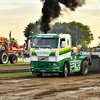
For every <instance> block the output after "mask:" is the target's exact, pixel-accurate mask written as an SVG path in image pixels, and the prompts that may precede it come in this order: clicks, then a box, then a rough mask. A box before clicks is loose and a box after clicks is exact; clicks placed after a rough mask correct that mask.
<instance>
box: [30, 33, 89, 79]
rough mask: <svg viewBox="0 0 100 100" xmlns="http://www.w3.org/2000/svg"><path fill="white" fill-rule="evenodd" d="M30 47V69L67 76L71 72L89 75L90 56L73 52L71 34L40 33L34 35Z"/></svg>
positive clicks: (38, 73) (34, 71)
mask: <svg viewBox="0 0 100 100" xmlns="http://www.w3.org/2000/svg"><path fill="white" fill-rule="evenodd" d="M29 45H30V46H29V47H30V71H31V72H32V74H36V75H37V76H39V77H40V76H42V74H43V73H50V74H52V75H59V76H61V77H67V75H68V74H69V73H75V74H81V75H87V74H88V72H89V65H90V64H91V61H90V58H89V57H88V56H87V55H76V54H71V36H70V35H69V34H62V33H61V34H38V35H34V36H33V37H32V41H31V44H30V43H29Z"/></svg>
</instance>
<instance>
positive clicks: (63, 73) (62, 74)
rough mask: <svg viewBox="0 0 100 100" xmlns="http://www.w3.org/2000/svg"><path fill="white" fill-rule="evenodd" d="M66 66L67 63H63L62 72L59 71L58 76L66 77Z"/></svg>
mask: <svg viewBox="0 0 100 100" xmlns="http://www.w3.org/2000/svg"><path fill="white" fill-rule="evenodd" d="M67 66H68V63H65V64H64V66H63V72H61V73H59V74H60V76H62V77H67V74H68V68H67Z"/></svg>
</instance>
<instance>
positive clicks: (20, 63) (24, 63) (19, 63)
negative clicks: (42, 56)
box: [0, 62, 30, 66]
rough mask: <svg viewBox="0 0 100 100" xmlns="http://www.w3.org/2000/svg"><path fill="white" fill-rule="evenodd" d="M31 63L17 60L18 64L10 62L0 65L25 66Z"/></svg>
mask: <svg viewBox="0 0 100 100" xmlns="http://www.w3.org/2000/svg"><path fill="white" fill-rule="evenodd" d="M23 65H30V62H17V63H16V64H11V63H10V62H9V63H7V64H0V66H23Z"/></svg>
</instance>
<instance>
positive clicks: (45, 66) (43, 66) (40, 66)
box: [38, 64, 49, 68]
mask: <svg viewBox="0 0 100 100" xmlns="http://www.w3.org/2000/svg"><path fill="white" fill-rule="evenodd" d="M38 68H49V66H48V64H38Z"/></svg>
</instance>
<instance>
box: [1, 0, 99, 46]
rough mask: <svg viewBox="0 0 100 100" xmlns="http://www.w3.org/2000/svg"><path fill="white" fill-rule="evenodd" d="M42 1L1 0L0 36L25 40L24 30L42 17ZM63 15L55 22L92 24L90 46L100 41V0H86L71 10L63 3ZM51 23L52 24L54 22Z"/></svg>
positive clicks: (19, 40) (19, 41)
mask: <svg viewBox="0 0 100 100" xmlns="http://www.w3.org/2000/svg"><path fill="white" fill-rule="evenodd" d="M42 6H43V5H42V2H40V0H2V1H0V36H3V37H6V38H9V33H10V31H11V36H12V38H15V39H17V41H18V44H19V45H22V44H23V43H24V42H25V37H24V33H23V31H24V30H25V27H26V26H27V25H28V24H29V23H30V22H32V23H34V22H36V21H37V20H38V19H40V17H41V15H42V14H41V9H42ZM61 8H62V15H60V16H59V18H57V19H55V20H54V21H53V22H52V23H54V22H71V21H76V22H81V23H83V24H84V25H88V26H90V29H91V32H92V33H93V36H94V40H93V41H92V43H91V44H90V46H91V47H92V46H97V45H98V43H100V39H98V37H99V36H100V0H86V4H85V5H83V6H82V7H78V8H77V9H76V11H74V12H73V11H70V10H69V9H68V8H66V7H64V6H63V5H61ZM52 23H51V24H52Z"/></svg>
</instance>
